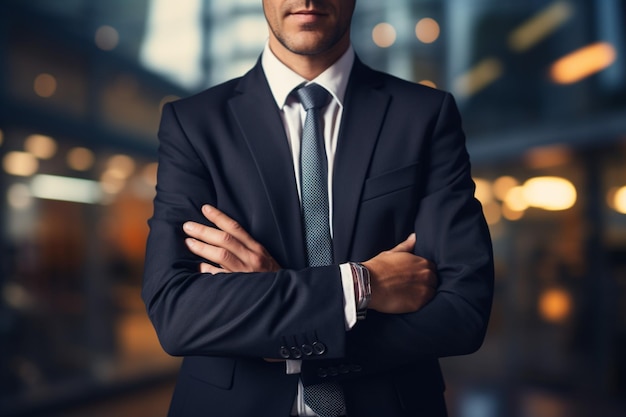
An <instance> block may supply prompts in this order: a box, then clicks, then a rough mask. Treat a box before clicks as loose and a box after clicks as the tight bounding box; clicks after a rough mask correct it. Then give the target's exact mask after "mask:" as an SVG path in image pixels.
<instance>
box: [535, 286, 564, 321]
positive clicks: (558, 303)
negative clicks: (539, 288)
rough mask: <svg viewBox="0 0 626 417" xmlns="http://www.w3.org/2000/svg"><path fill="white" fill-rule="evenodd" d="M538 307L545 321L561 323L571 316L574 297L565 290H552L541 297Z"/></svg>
mask: <svg viewBox="0 0 626 417" xmlns="http://www.w3.org/2000/svg"><path fill="white" fill-rule="evenodd" d="M538 307H539V314H540V315H541V317H543V319H544V320H546V321H549V322H553V323H559V322H562V321H563V320H565V319H567V318H568V317H569V316H570V314H571V311H572V297H571V295H570V294H569V292H567V291H566V290H565V289H563V288H552V289H549V290H546V291H544V292H543V293H542V294H541V295H540V297H539V304H538Z"/></svg>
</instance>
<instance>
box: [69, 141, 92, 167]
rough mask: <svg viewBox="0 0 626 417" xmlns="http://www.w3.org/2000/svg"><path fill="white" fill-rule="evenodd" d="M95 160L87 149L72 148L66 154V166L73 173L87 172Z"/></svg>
mask: <svg viewBox="0 0 626 417" xmlns="http://www.w3.org/2000/svg"><path fill="white" fill-rule="evenodd" d="M95 160H96V157H95V155H94V154H93V152H92V151H90V150H89V149H87V148H83V147H77V148H72V149H70V151H69V152H68V153H67V165H68V166H69V167H70V168H72V169H73V170H75V171H87V170H88V169H90V168H91V167H92V166H93V164H94V162H95Z"/></svg>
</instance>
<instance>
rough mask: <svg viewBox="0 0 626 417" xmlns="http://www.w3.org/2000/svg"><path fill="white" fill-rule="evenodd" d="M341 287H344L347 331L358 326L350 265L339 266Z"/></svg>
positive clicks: (344, 310)
mask: <svg viewBox="0 0 626 417" xmlns="http://www.w3.org/2000/svg"><path fill="white" fill-rule="evenodd" d="M339 270H340V272H341V285H342V286H343V312H344V315H345V319H346V330H350V329H352V328H353V327H354V325H355V324H356V319H357V317H356V300H355V297H354V278H352V268H351V267H350V264H349V263H346V264H341V265H339Z"/></svg>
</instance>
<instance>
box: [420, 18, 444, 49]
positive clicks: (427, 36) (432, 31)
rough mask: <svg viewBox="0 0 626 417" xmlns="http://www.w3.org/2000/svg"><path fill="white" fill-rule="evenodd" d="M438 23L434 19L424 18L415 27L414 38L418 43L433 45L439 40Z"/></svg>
mask: <svg viewBox="0 0 626 417" xmlns="http://www.w3.org/2000/svg"><path fill="white" fill-rule="evenodd" d="M440 32H441V30H440V28H439V23H437V21H436V20H435V19H431V18H430V17H425V18H423V19H420V21H419V22H417V24H416V25H415V36H417V39H419V40H420V42H423V43H433V42H435V41H436V40H437V39H438V38H439V33H440Z"/></svg>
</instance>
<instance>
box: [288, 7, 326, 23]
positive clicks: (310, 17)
mask: <svg viewBox="0 0 626 417" xmlns="http://www.w3.org/2000/svg"><path fill="white" fill-rule="evenodd" d="M327 15H328V14H327V13H324V12H323V11H321V10H315V9H301V10H296V11H293V12H290V13H289V16H290V17H292V18H294V19H296V20H298V21H299V22H301V23H313V22H317V21H319V20H320V19H322V18H324V17H326V16H327Z"/></svg>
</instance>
